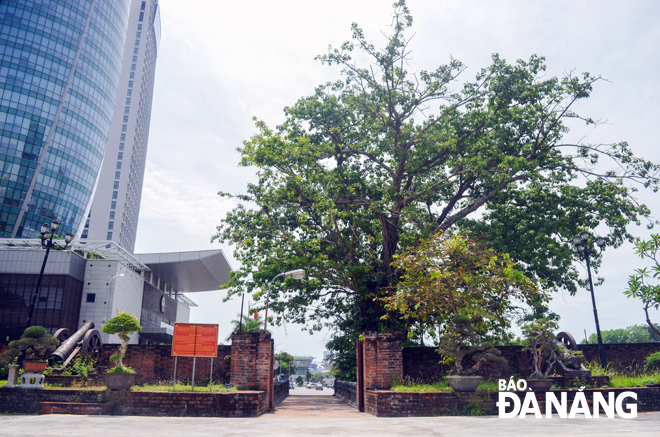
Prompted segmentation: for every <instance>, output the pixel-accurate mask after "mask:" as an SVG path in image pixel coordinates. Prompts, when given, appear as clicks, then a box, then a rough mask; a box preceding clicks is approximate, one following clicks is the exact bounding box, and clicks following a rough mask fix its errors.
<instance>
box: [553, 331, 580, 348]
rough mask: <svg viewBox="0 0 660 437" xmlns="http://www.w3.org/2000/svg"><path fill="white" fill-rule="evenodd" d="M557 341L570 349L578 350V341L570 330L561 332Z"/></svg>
mask: <svg viewBox="0 0 660 437" xmlns="http://www.w3.org/2000/svg"><path fill="white" fill-rule="evenodd" d="M557 341H559V342H560V343H561V344H563V345H564V346H566V348H567V349H568V350H572V351H576V350H578V347H577V342H576V341H575V338H573V336H572V335H571V334H570V333H569V332H560V333H559V334H557Z"/></svg>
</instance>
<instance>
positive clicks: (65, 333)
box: [53, 328, 71, 343]
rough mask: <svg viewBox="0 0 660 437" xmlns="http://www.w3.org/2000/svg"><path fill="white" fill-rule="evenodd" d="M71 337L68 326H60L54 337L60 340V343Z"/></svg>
mask: <svg viewBox="0 0 660 437" xmlns="http://www.w3.org/2000/svg"><path fill="white" fill-rule="evenodd" d="M69 337H71V331H70V330H69V329H68V328H60V329H58V330H57V331H56V332H55V335H53V338H54V339H55V340H59V341H60V343H63V342H64V341H66V340H68V339H69Z"/></svg>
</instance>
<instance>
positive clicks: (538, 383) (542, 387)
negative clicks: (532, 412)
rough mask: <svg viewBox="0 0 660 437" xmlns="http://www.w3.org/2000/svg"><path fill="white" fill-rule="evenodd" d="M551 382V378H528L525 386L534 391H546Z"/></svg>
mask: <svg viewBox="0 0 660 437" xmlns="http://www.w3.org/2000/svg"><path fill="white" fill-rule="evenodd" d="M553 383H554V381H553V380H552V379H528V380H527V387H529V388H531V389H532V390H534V391H547V390H550V387H552V384H553Z"/></svg>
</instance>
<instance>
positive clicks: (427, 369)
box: [403, 343, 660, 382]
mask: <svg viewBox="0 0 660 437" xmlns="http://www.w3.org/2000/svg"><path fill="white" fill-rule="evenodd" d="M604 347H605V354H606V355H607V360H608V362H609V363H610V364H611V365H612V366H614V367H627V366H634V365H636V364H643V363H644V360H645V359H646V357H647V356H649V355H650V354H652V353H654V352H657V351H660V343H626V344H606V345H604ZM578 348H579V350H581V351H582V352H583V353H584V357H585V359H586V360H587V361H598V345H593V344H585V345H578ZM497 349H499V350H500V351H501V352H502V356H503V357H504V358H505V359H506V360H507V362H508V363H509V369H508V370H507V371H505V372H503V373H502V371H501V369H500V368H499V366H488V365H487V366H484V368H483V370H482V371H480V372H479V374H480V375H481V376H484V377H486V378H488V379H493V378H498V377H500V376H507V377H508V375H511V374H517V375H520V376H523V377H525V376H529V374H530V372H531V370H530V369H529V366H528V365H527V353H526V352H525V351H523V346H498V347H497ZM435 350H436V348H435V347H406V348H404V349H403V376H404V377H407V378H410V379H413V380H416V381H420V382H435V381H437V380H438V379H440V378H441V377H442V376H443V375H444V374H446V372H447V371H449V367H447V366H443V365H442V364H440V359H441V357H440V355H439V354H438V353H437V352H436V351H435Z"/></svg>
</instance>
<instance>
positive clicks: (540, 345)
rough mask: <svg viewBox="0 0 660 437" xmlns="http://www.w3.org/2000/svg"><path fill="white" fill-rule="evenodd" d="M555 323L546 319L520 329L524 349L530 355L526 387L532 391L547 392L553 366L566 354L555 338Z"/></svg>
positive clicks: (550, 382) (550, 384)
mask: <svg viewBox="0 0 660 437" xmlns="http://www.w3.org/2000/svg"><path fill="white" fill-rule="evenodd" d="M556 329H557V323H556V322H555V321H554V320H550V319H547V318H543V319H538V320H536V321H534V322H532V323H529V324H527V325H525V326H523V327H522V330H523V334H524V335H525V337H526V339H525V344H526V347H525V348H524V349H523V350H525V351H527V352H529V354H530V355H531V360H530V364H531V367H532V374H531V375H530V376H529V379H527V386H528V387H529V388H531V389H532V390H549V389H550V387H552V384H553V380H552V379H550V378H548V375H549V374H550V372H552V370H553V367H554V364H555V363H556V362H557V360H560V359H561V358H562V357H563V356H564V355H565V352H566V348H565V347H564V346H563V345H562V344H560V343H559V342H558V341H557V340H556V337H555V334H554V332H553V331H554V330H556Z"/></svg>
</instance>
